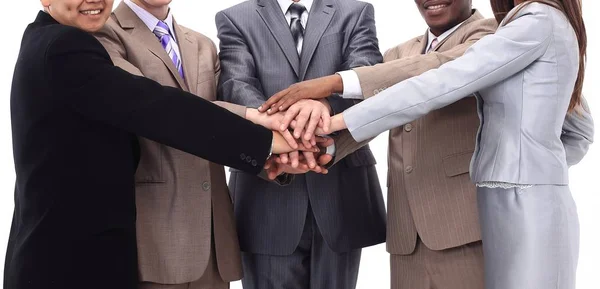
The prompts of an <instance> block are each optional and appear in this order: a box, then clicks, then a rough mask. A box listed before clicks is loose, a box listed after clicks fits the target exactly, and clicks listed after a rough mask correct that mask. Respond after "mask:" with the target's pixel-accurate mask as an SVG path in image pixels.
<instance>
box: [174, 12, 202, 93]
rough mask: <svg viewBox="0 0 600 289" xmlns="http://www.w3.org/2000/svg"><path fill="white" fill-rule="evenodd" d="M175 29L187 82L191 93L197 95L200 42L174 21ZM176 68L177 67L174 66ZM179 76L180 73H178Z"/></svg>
mask: <svg viewBox="0 0 600 289" xmlns="http://www.w3.org/2000/svg"><path fill="white" fill-rule="evenodd" d="M173 27H174V29H175V36H176V37H177V44H179V51H180V53H181V61H182V63H183V75H185V82H186V83H187V87H188V89H189V91H190V92H191V93H194V94H197V91H196V88H197V86H196V83H197V81H198V65H197V64H198V59H199V51H198V42H197V41H196V39H195V38H194V37H192V36H191V35H189V34H188V33H186V32H184V31H183V29H181V26H179V25H178V24H177V22H176V21H175V20H173ZM173 67H175V65H173ZM177 76H179V73H177Z"/></svg>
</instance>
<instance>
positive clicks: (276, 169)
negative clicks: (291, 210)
mask: <svg viewBox="0 0 600 289" xmlns="http://www.w3.org/2000/svg"><path fill="white" fill-rule="evenodd" d="M283 156H284V155H280V156H274V157H272V158H271V159H269V160H268V161H267V163H266V164H265V167H264V168H265V170H266V171H267V176H268V178H269V179H270V180H274V179H275V178H277V177H278V176H279V175H281V174H283V173H287V174H293V175H299V174H305V173H308V172H310V171H313V172H315V173H319V174H327V173H328V172H329V171H328V170H327V169H326V168H325V167H324V166H325V165H327V164H328V163H329V162H331V160H332V159H333V156H331V155H328V154H324V155H321V156H319V158H318V162H319V165H318V166H315V167H314V168H313V169H311V168H309V166H308V164H307V162H306V158H304V157H303V156H304V154H303V155H300V156H299V160H300V163H299V164H298V165H297V167H293V166H292V165H290V164H288V163H285V162H283V158H282V157H283ZM285 157H286V158H287V157H289V156H285ZM288 161H289V160H288Z"/></svg>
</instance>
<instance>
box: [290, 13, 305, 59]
mask: <svg viewBox="0 0 600 289" xmlns="http://www.w3.org/2000/svg"><path fill="white" fill-rule="evenodd" d="M304 11H306V7H304V5H302V4H300V3H297V2H294V3H292V5H290V8H288V12H289V13H290V16H291V21H290V30H291V31H292V37H293V38H294V42H296V50H297V51H298V55H300V53H302V43H303V42H304V27H302V21H301V19H302V13H304Z"/></svg>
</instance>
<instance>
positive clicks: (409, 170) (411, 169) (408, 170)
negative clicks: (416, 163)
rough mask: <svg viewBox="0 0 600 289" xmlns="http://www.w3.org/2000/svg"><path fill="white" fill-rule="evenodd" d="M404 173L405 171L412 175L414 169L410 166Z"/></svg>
mask: <svg viewBox="0 0 600 289" xmlns="http://www.w3.org/2000/svg"><path fill="white" fill-rule="evenodd" d="M404 171H405V172H406V173H407V174H410V173H412V171H413V167H411V166H408V167H406V169H405V170H404Z"/></svg>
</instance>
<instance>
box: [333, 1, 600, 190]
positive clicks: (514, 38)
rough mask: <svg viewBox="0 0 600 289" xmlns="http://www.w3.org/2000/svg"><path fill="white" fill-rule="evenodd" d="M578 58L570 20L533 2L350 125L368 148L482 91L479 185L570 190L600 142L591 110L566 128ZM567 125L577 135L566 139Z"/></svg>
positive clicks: (368, 104)
mask: <svg viewBox="0 0 600 289" xmlns="http://www.w3.org/2000/svg"><path fill="white" fill-rule="evenodd" d="M578 51H579V50H578V45H577V38H576V36H575V33H574V31H573V29H572V27H571V26H570V24H569V22H568V20H567V19H566V17H565V16H564V14H563V13H562V12H561V11H559V10H556V9H554V8H552V7H550V6H548V5H545V4H541V3H532V4H529V5H527V6H526V7H525V8H523V9H522V10H521V11H519V12H518V14H517V15H516V16H515V18H514V20H513V21H511V22H510V23H501V24H500V28H498V30H497V32H496V33H495V34H492V35H489V36H486V37H484V38H482V39H481V40H479V41H478V42H477V43H475V44H474V45H473V46H471V48H470V49H469V50H467V52H466V53H465V54H464V56H462V57H460V58H458V59H456V60H454V61H452V62H449V63H447V64H445V65H443V66H441V67H440V68H439V69H436V70H431V71H429V72H426V73H424V74H422V75H420V76H417V77H414V78H411V79H409V80H406V81H404V82H401V83H398V84H396V85H394V86H392V87H390V88H389V89H387V90H385V91H383V92H382V93H380V94H378V95H377V96H376V97H372V98H370V99H368V100H365V101H363V102H362V103H361V104H359V105H357V106H354V107H352V108H350V109H348V110H347V111H346V112H344V119H345V121H346V124H347V125H348V128H349V130H350V132H351V134H352V136H353V137H354V138H355V139H356V140H358V141H362V140H365V139H368V138H370V137H373V136H375V135H377V134H378V133H380V132H383V131H386V130H389V129H391V128H394V127H397V126H400V125H403V124H405V123H408V122H410V121H413V120H415V119H417V118H420V117H422V116H423V115H425V114H427V113H429V112H430V111H432V110H435V109H439V108H442V107H445V106H447V105H449V104H451V103H454V102H456V101H458V100H460V99H462V98H464V97H465V96H467V95H469V94H471V93H475V92H478V94H477V100H478V112H479V117H480V120H481V125H480V128H479V132H478V136H477V145H476V150H475V153H474V155H473V159H472V161H471V170H470V172H471V178H472V180H473V181H474V182H475V183H480V182H488V181H491V182H506V183H514V184H556V185H565V184H568V164H574V163H576V162H578V161H579V160H580V159H581V157H582V156H583V155H584V154H585V151H586V150H587V146H588V145H589V143H591V142H592V138H593V126H592V124H591V117H590V115H589V113H588V112H587V110H586V109H582V110H583V113H582V115H581V117H580V116H577V115H574V116H573V117H572V118H570V119H568V120H567V122H566V123H565V116H566V114H567V108H568V105H569V101H570V98H571V94H572V92H573V86H574V83H575V80H576V78H577V72H578V63H579V54H578ZM586 120H587V121H586ZM563 124H565V127H566V128H567V129H574V131H577V132H576V133H573V134H563ZM574 140H575V141H576V142H572V141H574ZM577 140H579V141H581V142H579V141H577ZM563 141H566V144H565V145H563ZM573 149H576V150H577V151H579V152H580V153H577V152H575V153H573V154H571V155H569V157H568V158H567V155H566V153H565V150H573Z"/></svg>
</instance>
